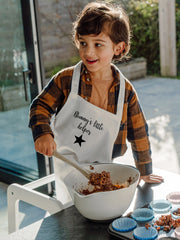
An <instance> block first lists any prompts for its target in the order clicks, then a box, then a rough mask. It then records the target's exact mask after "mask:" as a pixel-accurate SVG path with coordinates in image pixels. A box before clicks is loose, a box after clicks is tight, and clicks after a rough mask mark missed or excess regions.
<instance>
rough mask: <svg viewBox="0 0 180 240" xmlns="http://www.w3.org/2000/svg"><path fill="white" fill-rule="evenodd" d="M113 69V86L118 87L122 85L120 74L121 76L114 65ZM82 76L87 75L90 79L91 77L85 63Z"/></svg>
mask: <svg viewBox="0 0 180 240" xmlns="http://www.w3.org/2000/svg"><path fill="white" fill-rule="evenodd" d="M111 69H112V74H113V78H114V80H113V84H112V85H113V86H115V85H118V84H119V83H120V74H119V72H118V70H117V69H116V68H115V67H114V66H113V65H111ZM80 75H81V77H82V76H83V75H86V76H87V77H88V79H89V77H90V73H89V71H88V69H87V68H86V66H85V65H84V63H82V67H81V74H80Z"/></svg>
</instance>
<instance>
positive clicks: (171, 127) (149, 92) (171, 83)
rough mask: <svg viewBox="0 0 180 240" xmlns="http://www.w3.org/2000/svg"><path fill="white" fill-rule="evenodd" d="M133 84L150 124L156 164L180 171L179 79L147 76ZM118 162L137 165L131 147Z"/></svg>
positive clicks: (153, 156) (162, 167) (154, 162)
mask: <svg viewBox="0 0 180 240" xmlns="http://www.w3.org/2000/svg"><path fill="white" fill-rule="evenodd" d="M132 84H133V85H134V87H135V89H136V91H137V94H138V97H139V100H140V103H141V106H142V109H143V111H144V113H145V117H146V119H147V123H148V126H149V135H150V142H151V149H152V160H153V166H154V167H155V168H161V169H164V170H169V171H172V172H175V173H180V107H179V103H180V80H178V79H170V78H157V77H147V78H145V79H140V80H136V81H132ZM128 146H129V144H128ZM118 161H120V162H122V163H126V164H134V162H133V157H132V153H131V147H130V146H129V147H128V150H127V152H126V154H125V156H123V157H120V158H118Z"/></svg>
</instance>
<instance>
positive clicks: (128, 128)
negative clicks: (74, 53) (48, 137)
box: [29, 65, 152, 175]
mask: <svg viewBox="0 0 180 240" xmlns="http://www.w3.org/2000/svg"><path fill="white" fill-rule="evenodd" d="M73 69H74V67H70V68H66V69H63V70H62V71H60V72H58V73H57V74H56V75H55V76H53V78H52V79H51V81H50V82H49V84H48V85H47V86H46V87H45V88H44V90H43V91H42V93H41V94H40V95H39V96H37V97H36V98H35V99H34V100H33V102H32V104H31V107H30V121H29V127H30V128H31V129H32V133H33V138H34V141H35V140H36V139H37V138H38V137H40V136H42V135H43V134H47V133H50V134H52V135H53V132H52V130H51V127H50V123H51V117H52V115H54V114H57V113H58V112H59V111H60V110H61V108H62V107H63V105H64V103H65V102H66V100H67V98H68V95H69V93H70V90H71V79H72V74H73ZM112 72H113V78H114V80H113V82H112V85H111V86H110V88H109V92H108V102H107V111H109V112H111V113H116V108H117V100H118V93H119V88H120V81H119V73H118V71H117V70H115V69H114V67H113V66H112ZM91 94H92V81H91V77H90V74H89V73H88V70H87V69H86V67H85V66H84V65H83V66H82V69H81V77H80V84H79V95H80V96H81V97H82V98H84V99H85V100H86V101H89V102H91ZM126 139H127V140H128V141H129V142H130V143H131V148H132V152H133V157H134V160H135V165H136V167H137V168H138V169H139V171H140V173H141V175H149V174H151V173H152V160H151V150H150V142H149V139H148V126H147V123H146V120H145V117H144V114H143V112H142V109H141V106H140V104H139V101H138V97H137V94H136V91H135V89H134V88H133V86H132V85H131V83H130V82H129V81H128V80H127V79H125V100H124V108H123V115H122V120H121V125H120V129H119V133H118V136H117V139H116V141H115V143H114V149H113V155H112V158H115V157H118V156H122V155H123V154H124V153H125V152H126V149H127V146H126Z"/></svg>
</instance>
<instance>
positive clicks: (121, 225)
mask: <svg viewBox="0 0 180 240" xmlns="http://www.w3.org/2000/svg"><path fill="white" fill-rule="evenodd" d="M136 226H137V223H136V221H135V220H133V219H131V218H127V217H124V218H117V219H115V220H114V221H113V222H112V228H113V229H114V230H116V231H118V232H129V231H132V230H133V229H135V228H136Z"/></svg>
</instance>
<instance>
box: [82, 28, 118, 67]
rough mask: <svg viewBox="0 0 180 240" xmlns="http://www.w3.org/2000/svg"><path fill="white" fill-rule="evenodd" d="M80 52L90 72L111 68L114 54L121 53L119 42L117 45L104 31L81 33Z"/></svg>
mask: <svg viewBox="0 0 180 240" xmlns="http://www.w3.org/2000/svg"><path fill="white" fill-rule="evenodd" d="M79 54H80V57H81V59H82V61H83V63H84V64H85V66H86V67H87V69H88V70H89V71H90V72H97V71H106V70H107V69H108V70H109V69H110V64H111V61H112V58H113V56H114V55H119V44H117V45H115V44H114V43H113V42H112V40H111V39H110V37H109V36H108V35H107V34H106V33H104V32H101V33H100V34H99V35H93V34H90V35H83V36H82V35H80V36H79Z"/></svg>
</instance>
